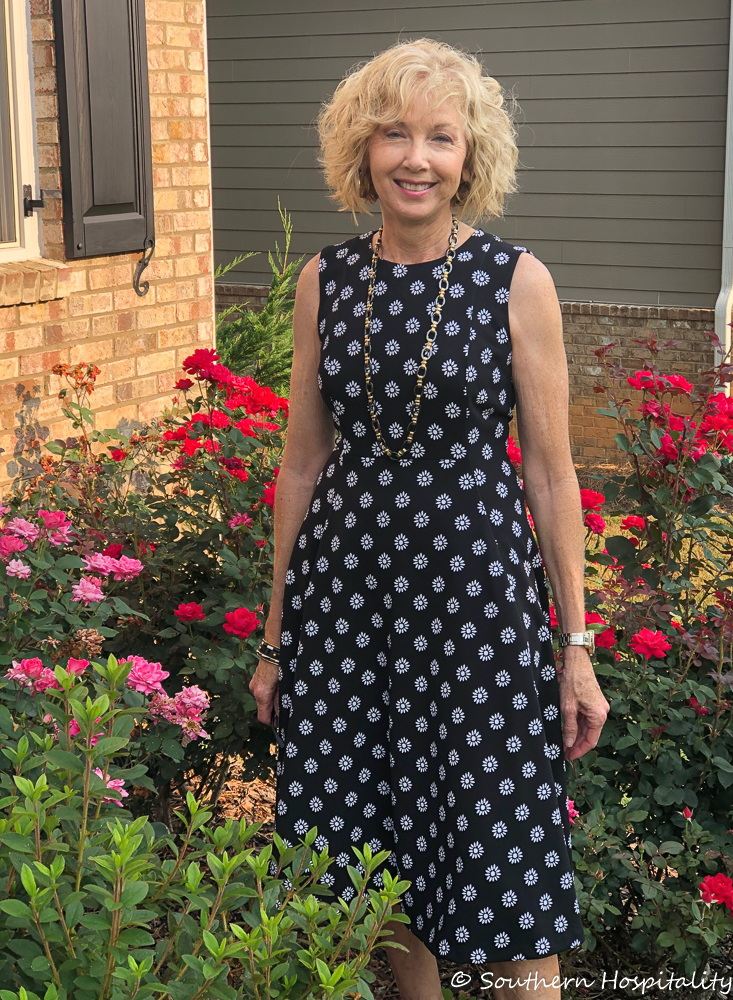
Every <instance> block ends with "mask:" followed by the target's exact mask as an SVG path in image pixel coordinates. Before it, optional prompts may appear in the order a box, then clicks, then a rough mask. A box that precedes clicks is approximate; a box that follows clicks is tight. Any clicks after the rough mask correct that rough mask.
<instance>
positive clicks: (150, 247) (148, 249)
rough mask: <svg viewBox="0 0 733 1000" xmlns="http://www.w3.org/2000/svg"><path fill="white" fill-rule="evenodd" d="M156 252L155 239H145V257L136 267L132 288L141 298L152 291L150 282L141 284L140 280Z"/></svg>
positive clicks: (151, 237) (152, 237) (150, 237)
mask: <svg viewBox="0 0 733 1000" xmlns="http://www.w3.org/2000/svg"><path fill="white" fill-rule="evenodd" d="M154 250H155V237H154V236H147V237H146V238H145V249H144V250H143V255H142V257H141V258H140V260H139V261H138V262H137V264H136V265H135V273H134V275H133V276H132V287H133V288H134V289H135V291H136V292H137V294H138V295H139V296H141V297H142V296H143V295H147V294H148V292H149V291H150V282H149V281H143V282H142V284H141V283H140V278H141V276H142V273H143V271H144V270H145V268H146V267H147V266H148V264H149V263H150V258H151V257H152V256H153V251H154Z"/></svg>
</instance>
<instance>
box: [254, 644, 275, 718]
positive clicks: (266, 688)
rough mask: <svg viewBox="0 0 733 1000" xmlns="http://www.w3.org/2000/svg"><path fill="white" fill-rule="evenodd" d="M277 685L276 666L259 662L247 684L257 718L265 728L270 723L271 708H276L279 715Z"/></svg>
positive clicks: (262, 661)
mask: <svg viewBox="0 0 733 1000" xmlns="http://www.w3.org/2000/svg"><path fill="white" fill-rule="evenodd" d="M278 684H279V681H278V666H277V664H276V663H270V661H269V660H260V661H259V662H258V664H257V669H256V670H255V672H254V675H253V676H252V680H251V681H250V682H249V690H250V691H251V693H252V694H253V695H254V699H255V701H256V702H257V718H258V719H259V720H260V722H264V723H265V725H266V726H269V725H270V723H271V722H272V709H273V706H276V707H277V711H278V714H279V713H280V699H279V697H278Z"/></svg>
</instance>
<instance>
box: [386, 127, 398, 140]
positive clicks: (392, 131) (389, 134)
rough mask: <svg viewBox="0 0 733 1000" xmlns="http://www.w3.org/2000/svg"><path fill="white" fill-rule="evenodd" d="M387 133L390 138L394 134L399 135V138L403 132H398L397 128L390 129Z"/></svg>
mask: <svg viewBox="0 0 733 1000" xmlns="http://www.w3.org/2000/svg"><path fill="white" fill-rule="evenodd" d="M385 134H386V136H387V138H388V139H391V138H392V137H393V136H397V138H398V139H399V138H400V136H401V135H402V133H401V132H398V131H397V129H396V128H392V129H390V130H389V132H387V133H385Z"/></svg>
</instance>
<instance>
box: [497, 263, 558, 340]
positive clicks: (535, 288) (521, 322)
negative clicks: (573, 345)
mask: <svg viewBox="0 0 733 1000" xmlns="http://www.w3.org/2000/svg"><path fill="white" fill-rule="evenodd" d="M523 249H524V248H523ZM509 326H510V329H511V331H512V341H513V344H514V347H515V348H520V353H521V347H522V345H523V344H526V347H527V349H528V350H530V351H535V350H536V348H537V345H538V344H539V343H540V342H543V341H544V342H546V341H557V342H558V343H560V342H562V337H563V320H562V308H561V306H560V302H559V300H558V297H557V290H556V289H555V282H554V280H553V277H552V274H551V273H550V270H549V268H548V267H547V265H546V264H543V262H542V261H541V260H539V258H537V257H536V256H535V255H534V254H532V253H531V252H521V253H519V255H518V257H517V261H516V264H515V267H514V272H513V275H512V280H511V284H510V295H509Z"/></svg>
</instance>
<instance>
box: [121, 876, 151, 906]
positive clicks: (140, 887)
mask: <svg viewBox="0 0 733 1000" xmlns="http://www.w3.org/2000/svg"><path fill="white" fill-rule="evenodd" d="M148 889H149V886H148V883H147V882H129V883H128V884H127V885H126V886H125V888H124V889H123V890H122V895H121V896H120V902H121V903H122V905H123V906H137V904H138V903H141V902H142V901H143V900H144V899H145V897H146V896H147V894H148Z"/></svg>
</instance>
